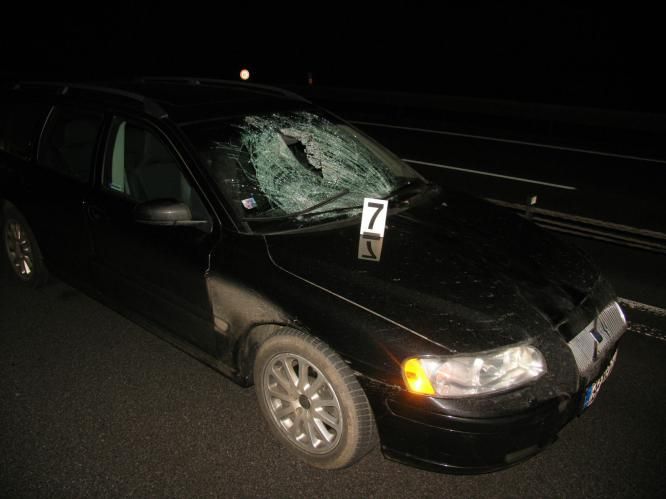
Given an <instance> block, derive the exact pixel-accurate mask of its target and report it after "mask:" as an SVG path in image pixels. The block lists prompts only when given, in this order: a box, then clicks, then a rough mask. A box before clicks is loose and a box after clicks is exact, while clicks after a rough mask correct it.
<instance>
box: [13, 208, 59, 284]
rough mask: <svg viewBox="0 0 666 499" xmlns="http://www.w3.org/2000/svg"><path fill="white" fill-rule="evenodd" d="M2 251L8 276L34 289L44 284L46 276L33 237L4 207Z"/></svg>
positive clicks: (17, 216)
mask: <svg viewBox="0 0 666 499" xmlns="http://www.w3.org/2000/svg"><path fill="white" fill-rule="evenodd" d="M2 251H3V254H4V260H5V265H6V266H8V267H9V269H10V274H11V275H13V276H14V277H16V278H17V279H18V280H19V281H21V282H22V283H24V284H26V285H28V286H31V287H34V288H36V287H39V286H41V285H42V284H44V283H45V282H46V279H47V275H48V274H47V271H46V266H45V265H44V262H43V261H42V254H41V252H40V250H39V245H38V244H37V240H36V239H35V235H34V234H33V232H32V230H31V229H30V226H29V225H28V222H27V221H26V219H25V217H24V216H23V215H21V213H19V211H18V210H17V209H16V208H14V207H12V206H7V207H5V209H4V212H3V214H2Z"/></svg>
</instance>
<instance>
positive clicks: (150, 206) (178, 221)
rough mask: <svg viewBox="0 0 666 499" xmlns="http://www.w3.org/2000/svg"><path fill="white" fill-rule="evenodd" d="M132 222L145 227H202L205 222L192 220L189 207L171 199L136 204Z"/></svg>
mask: <svg viewBox="0 0 666 499" xmlns="http://www.w3.org/2000/svg"><path fill="white" fill-rule="evenodd" d="M134 220H135V221H136V222H137V223H140V224H146V225H203V224H207V223H208V221H207V220H192V212H191V211H190V208H189V206H187V205H186V204H185V203H181V202H179V201H174V200H173V199H154V200H152V201H146V202H145V203H141V204H138V205H137V206H136V208H135V209H134Z"/></svg>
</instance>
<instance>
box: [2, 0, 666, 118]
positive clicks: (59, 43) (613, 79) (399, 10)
mask: <svg viewBox="0 0 666 499" xmlns="http://www.w3.org/2000/svg"><path fill="white" fill-rule="evenodd" d="M297 10H298V11H299V16H298V18H296V17H293V18H289V17H288V16H284V14H285V12H284V11H282V12H280V13H279V14H281V15H282V17H275V21H271V20H270V17H271V16H267V18H264V19H261V20H257V19H255V18H253V17H249V16H248V15H247V14H242V15H241V14H238V13H234V15H232V16H230V17H229V19H231V18H234V19H235V20H234V21H224V20H222V19H223V18H222V17H220V15H219V14H210V15H209V16H208V17H207V16H205V15H203V13H202V12H201V11H198V12H196V13H189V14H183V13H180V12H172V11H162V10H159V11H158V10H157V7H147V6H144V5H140V6H135V7H133V11H132V14H131V15H129V14H128V13H126V12H119V11H117V10H116V9H111V8H108V7H104V6H101V7H99V12H97V13H92V12H88V13H84V14H81V13H77V14H72V13H62V12H60V11H57V12H53V13H51V14H52V15H42V16H40V17H39V18H38V19H32V18H31V17H30V15H29V13H26V12H23V13H20V14H18V13H17V14H10V15H8V16H7V17H6V18H7V19H13V20H14V21H15V22H12V23H11V27H10V28H9V30H8V31H5V32H4V33H3V35H2V37H3V40H2V45H3V46H4V47H5V48H6V49H7V50H5V54H4V63H3V65H2V68H3V69H2V73H1V74H2V79H4V80H14V79H25V78H44V79H65V80H72V79H83V80H99V79H108V78H126V77H132V76H139V75H192V76H198V77H216V78H224V79H238V73H239V71H240V70H241V68H248V69H249V70H250V71H251V81H253V82H257V83H270V84H278V85H280V84H283V85H303V86H305V85H307V84H308V76H309V75H311V76H312V79H313V83H314V85H316V86H322V87H327V86H328V87H343V88H363V89H371V90H379V91H406V92H415V93H434V94H443V95H453V96H464V97H477V98H491V99H504V100H514V101H521V102H540V103H546V104H563V105H573V106H585V107H603V108H611V109H627V110H638V111H646V112H666V106H664V99H663V98H662V78H661V75H660V73H661V71H660V68H659V60H658V58H657V56H658V55H659V54H658V52H659V50H660V48H661V47H660V45H659V43H658V41H657V38H658V32H657V30H656V28H651V27H650V26H651V24H652V23H651V18H650V14H649V13H643V14H641V13H637V14H636V13H635V14H633V15H626V13H624V12H613V11H612V10H610V8H609V7H606V8H605V10H599V9H595V8H592V7H577V6H576V7H572V6H569V5H566V4H565V3H563V2H561V3H556V4H555V5H554V6H552V7H550V8H545V9H530V11H526V10H521V11H519V13H518V14H517V12H516V11H510V10H508V9H505V8H502V7H499V6H492V7H485V8H472V7H455V8H453V7H447V8H444V9H442V10H438V11H437V12H435V11H430V10H425V9H422V8H421V9H420V10H419V9H418V8H413V9H411V10H410V9H409V8H408V6H407V4H402V5H400V4H399V5H398V7H393V8H391V9H390V10H389V13H388V14H389V15H388V17H387V18H386V19H384V18H383V17H382V15H383V12H380V11H378V12H376V13H375V15H374V17H373V16H368V15H367V13H366V15H364V16H359V17H355V16H353V15H350V16H349V18H347V19H346V18H345V15H344V14H345V12H346V11H345V10H344V9H343V8H340V9H338V10H337V11H336V13H335V15H333V16H332V17H331V18H329V19H326V20H325V21H321V18H320V16H318V15H315V14H314V13H313V14H312V15H311V16H310V17H309V18H306V17H305V16H304V12H303V11H302V9H301V10H299V9H296V8H294V12H295V11H297ZM276 16H278V14H276Z"/></svg>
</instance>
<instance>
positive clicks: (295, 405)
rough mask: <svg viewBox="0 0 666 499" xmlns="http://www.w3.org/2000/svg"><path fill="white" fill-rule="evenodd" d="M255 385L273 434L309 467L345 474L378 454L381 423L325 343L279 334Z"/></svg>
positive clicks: (266, 350) (258, 366)
mask: <svg viewBox="0 0 666 499" xmlns="http://www.w3.org/2000/svg"><path fill="white" fill-rule="evenodd" d="M254 381H255V385H256V390H257V397H258V399H259V406H260V407H261V410H262V412H263V414H264V417H265V418H266V420H267V422H268V425H269V427H270V429H271V431H272V433H273V434H274V435H275V436H276V437H277V438H278V439H279V440H280V441H281V442H282V443H283V444H285V446H286V447H287V448H288V449H289V450H291V451H292V452H294V453H295V454H297V455H298V456H299V457H300V458H302V459H303V460H305V461H306V462H307V463H308V464H310V465H312V466H315V467H318V468H325V469H336V468H343V467H345V466H349V465H351V464H353V463H354V462H356V461H358V460H359V459H360V458H361V457H363V456H364V455H365V454H367V453H368V451H370V450H371V449H372V447H373V445H374V443H375V441H376V430H375V421H374V416H373V414H372V410H371V409H370V404H369V403H368V400H367V398H366V396H365V392H364V391H363V389H362V388H361V386H360V385H359V383H358V381H357V380H356V376H355V375H354V373H353V372H352V370H351V369H350V368H349V366H347V364H345V362H344V361H343V360H342V359H341V358H340V356H339V355H338V354H337V353H335V352H334V351H333V350H331V348H329V347H328V346H327V345H326V344H324V343H323V342H322V341H320V340H318V339H316V338H314V337H312V336H309V335H307V334H305V333H302V332H300V331H295V330H288V329H283V330H281V331H279V332H278V333H277V334H275V335H273V336H271V337H270V338H268V339H267V340H266V341H265V342H264V343H262V344H261V346H260V347H259V351H258V352H257V357H256V361H255V365H254Z"/></svg>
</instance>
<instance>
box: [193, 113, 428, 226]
mask: <svg viewBox="0 0 666 499" xmlns="http://www.w3.org/2000/svg"><path fill="white" fill-rule="evenodd" d="M186 132H187V133H188V134H189V135H190V137H191V138H192V139H193V140H194V141H195V144H196V145H197V146H198V149H199V151H200V153H201V154H202V156H203V159H204V161H205V163H206V165H207V167H208V169H209V171H210V173H211V174H212V175H213V177H214V178H215V180H216V182H217V184H218V185H219V187H220V188H221V189H222V191H223V193H224V194H225V195H226V196H227V198H228V199H229V200H230V202H231V204H232V206H234V208H235V209H236V212H237V214H238V215H239V216H240V217H241V218H244V219H247V220H252V219H257V220H259V219H270V218H284V217H288V216H290V215H293V216H296V215H302V214H304V213H309V218H312V219H325V218H327V217H330V216H340V212H343V211H346V210H347V209H348V211H349V213H348V214H349V215H356V214H358V213H359V212H360V209H361V206H362V204H363V198H364V197H383V196H386V195H387V194H389V193H391V192H393V191H394V190H395V189H396V187H398V186H400V185H401V184H403V183H404V182H405V179H415V178H419V179H420V178H421V177H420V176H419V175H418V174H417V173H416V172H414V171H413V170H412V169H411V168H409V167H408V166H406V165H405V164H404V163H403V162H402V161H400V160H399V159H398V158H397V157H395V156H394V155H393V154H392V153H390V152H389V151H387V150H386V149H384V148H383V147H382V146H380V145H378V144H377V143H375V142H373V141H372V140H370V139H369V138H367V137H366V136H365V135H363V134H362V133H360V132H358V131H357V130H355V129H353V128H351V127H349V126H348V125H346V124H344V123H340V122H336V120H335V119H333V118H331V119H328V117H324V116H322V115H321V114H316V113H313V112H310V111H291V112H276V113H271V114H263V115H249V116H244V117H242V118H240V119H238V118H236V119H233V120H226V121H220V122H214V123H206V124H199V125H195V126H188V127H186Z"/></svg>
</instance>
